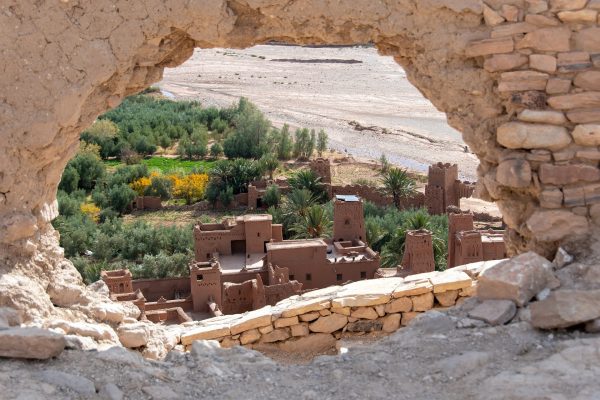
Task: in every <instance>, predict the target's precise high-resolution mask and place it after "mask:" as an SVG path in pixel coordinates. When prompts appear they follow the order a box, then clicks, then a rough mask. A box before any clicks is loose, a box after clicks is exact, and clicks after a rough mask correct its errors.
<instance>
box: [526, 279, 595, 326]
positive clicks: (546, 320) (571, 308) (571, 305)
mask: <svg viewBox="0 0 600 400" xmlns="http://www.w3.org/2000/svg"><path fill="white" fill-rule="evenodd" d="M598 304H600V290H571V289H559V290H555V291H553V292H551V293H550V295H549V296H548V297H547V298H546V299H545V300H543V301H537V302H535V303H533V304H531V306H530V307H529V308H530V310H531V324H532V325H533V326H534V327H536V328H542V329H556V328H568V327H569V326H573V325H577V324H580V323H582V322H587V321H591V320H594V319H596V318H599V317H600V307H598Z"/></svg>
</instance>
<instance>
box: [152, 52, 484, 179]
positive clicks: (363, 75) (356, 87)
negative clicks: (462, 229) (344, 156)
mask: <svg viewBox="0 0 600 400" xmlns="http://www.w3.org/2000/svg"><path fill="white" fill-rule="evenodd" d="M159 86H160V87H161V88H162V89H163V90H164V91H166V94H167V95H170V96H174V97H175V98H180V99H197V100H200V101H202V102H203V103H204V104H208V105H211V104H214V105H218V106H227V105H229V104H231V103H233V102H235V101H236V100H237V99H238V98H239V97H240V96H245V97H248V98H249V99H250V100H251V101H253V102H254V103H256V104H257V105H258V106H259V107H260V108H261V110H263V111H264V112H265V113H266V114H267V115H268V117H269V118H270V119H271V120H272V121H273V123H274V124H275V125H276V126H280V125H282V124H283V123H286V122H287V123H289V124H290V125H292V126H293V127H298V126H306V127H309V128H315V129H320V128H324V129H325V130H326V131H327V132H328V133H329V136H330V147H332V148H333V149H336V150H339V151H347V152H348V153H350V154H352V155H353V156H356V157H361V158H370V159H376V158H379V156H380V155H381V154H382V153H385V154H386V156H387V157H388V159H389V160H390V161H391V162H393V163H394V164H400V165H403V166H405V167H409V168H410V169H413V170H416V171H421V172H425V171H426V169H427V165H428V164H430V163H433V162H436V161H443V162H453V163H458V164H459V170H460V175H461V177H463V178H465V179H470V180H474V179H475V177H476V172H475V170H476V167H477V164H478V162H477V158H476V157H475V155H473V154H470V153H466V152H465V144H464V143H463V141H462V140H461V136H460V133H459V132H457V131H456V130H454V129H452V128H451V127H450V126H448V124H447V123H446V119H445V115H444V114H443V113H440V112H439V111H437V110H436V109H435V108H434V107H433V105H432V104H431V103H430V102H429V101H427V100H426V99H425V98H423V96H422V95H421V94H420V93H419V91H418V90H417V89H416V88H414V87H413V86H412V85H411V84H410V83H409V82H408V80H407V79H406V75H405V73H404V71H403V70H402V69H401V68H400V67H399V66H398V65H397V64H396V63H395V62H394V61H393V60H392V59H391V58H390V57H382V56H379V55H378V54H377V52H376V50H375V49H374V48H366V47H353V48H305V47H293V46H270V45H261V46H255V47H252V48H250V49H246V50H229V49H210V50H196V52H195V53H194V56H193V57H192V58H191V59H190V60H188V61H187V62H186V63H185V64H183V65H181V66H180V67H178V68H175V69H166V70H165V73H164V79H163V80H162V81H161V82H160V84H159ZM352 121H356V122H358V123H359V124H360V125H361V126H363V127H369V128H371V127H372V128H373V130H362V131H358V130H356V129H355V128H354V127H353V126H351V125H350V122H352ZM384 129H385V131H384Z"/></svg>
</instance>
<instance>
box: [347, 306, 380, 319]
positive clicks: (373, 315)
mask: <svg viewBox="0 0 600 400" xmlns="http://www.w3.org/2000/svg"><path fill="white" fill-rule="evenodd" d="M350 316H352V317H354V318H362V319H377V317H379V315H378V314H377V311H375V309H374V308H373V307H358V308H356V309H355V310H353V311H352V313H351V314H350Z"/></svg>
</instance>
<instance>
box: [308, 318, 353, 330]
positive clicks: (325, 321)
mask: <svg viewBox="0 0 600 400" xmlns="http://www.w3.org/2000/svg"><path fill="white" fill-rule="evenodd" d="M346 323H348V317H346V316H345V315H342V314H331V315H328V316H326V317H320V318H319V319H317V320H316V321H315V322H313V323H311V324H310V325H308V328H309V329H310V331H311V332H319V333H333V332H335V331H337V330H340V329H342V328H343V327H344V326H346Z"/></svg>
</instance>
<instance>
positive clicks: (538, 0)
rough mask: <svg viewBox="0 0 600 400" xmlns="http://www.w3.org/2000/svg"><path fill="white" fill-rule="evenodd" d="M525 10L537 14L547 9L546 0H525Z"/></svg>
mask: <svg viewBox="0 0 600 400" xmlns="http://www.w3.org/2000/svg"><path fill="white" fill-rule="evenodd" d="M526 2H527V12H528V13H529V14H537V13H541V12H544V11H547V10H548V2H547V1H545V0H526Z"/></svg>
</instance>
